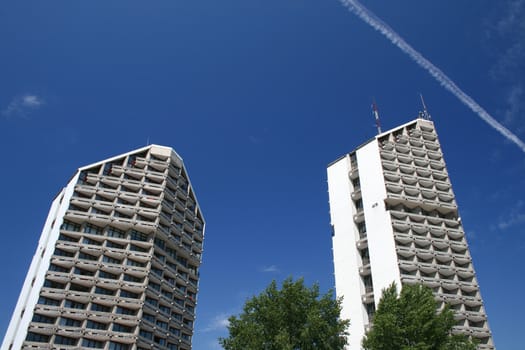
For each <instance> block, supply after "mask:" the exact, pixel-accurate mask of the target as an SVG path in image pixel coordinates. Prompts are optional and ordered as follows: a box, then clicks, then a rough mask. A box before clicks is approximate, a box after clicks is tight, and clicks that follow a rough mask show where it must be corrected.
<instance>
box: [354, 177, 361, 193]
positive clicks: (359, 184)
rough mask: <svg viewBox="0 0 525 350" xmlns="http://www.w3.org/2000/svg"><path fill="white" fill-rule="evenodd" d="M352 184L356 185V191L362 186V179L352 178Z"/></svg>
mask: <svg viewBox="0 0 525 350" xmlns="http://www.w3.org/2000/svg"><path fill="white" fill-rule="evenodd" d="M352 186H354V191H356V190H358V189H360V188H361V181H359V178H357V179H354V180H352Z"/></svg>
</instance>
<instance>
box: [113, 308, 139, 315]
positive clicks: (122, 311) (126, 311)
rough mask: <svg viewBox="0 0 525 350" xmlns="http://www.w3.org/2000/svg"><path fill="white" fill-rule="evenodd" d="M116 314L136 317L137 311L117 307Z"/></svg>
mask: <svg viewBox="0 0 525 350" xmlns="http://www.w3.org/2000/svg"><path fill="white" fill-rule="evenodd" d="M117 314H121V315H136V314H137V311H136V310H132V309H128V308H127V307H123V306H117Z"/></svg>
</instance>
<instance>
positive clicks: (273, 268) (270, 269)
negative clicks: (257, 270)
mask: <svg viewBox="0 0 525 350" xmlns="http://www.w3.org/2000/svg"><path fill="white" fill-rule="evenodd" d="M261 271H262V272H269V273H278V272H280V270H279V268H278V267H277V266H275V265H270V266H264V267H263V268H262V269H261Z"/></svg>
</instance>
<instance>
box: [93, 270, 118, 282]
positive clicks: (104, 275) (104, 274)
mask: <svg viewBox="0 0 525 350" xmlns="http://www.w3.org/2000/svg"><path fill="white" fill-rule="evenodd" d="M98 277H100V278H108V279H111V280H117V279H118V277H119V276H118V275H115V274H112V273H109V272H106V271H100V272H99V273H98Z"/></svg>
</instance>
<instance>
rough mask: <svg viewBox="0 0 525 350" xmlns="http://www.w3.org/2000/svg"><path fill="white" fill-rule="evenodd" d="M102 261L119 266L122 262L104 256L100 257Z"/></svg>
mask: <svg viewBox="0 0 525 350" xmlns="http://www.w3.org/2000/svg"><path fill="white" fill-rule="evenodd" d="M102 261H103V262H107V263H110V264H121V263H122V260H119V259H115V258H111V257H109V256H105V255H104V256H103V257H102Z"/></svg>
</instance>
